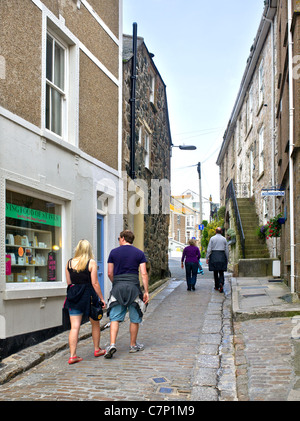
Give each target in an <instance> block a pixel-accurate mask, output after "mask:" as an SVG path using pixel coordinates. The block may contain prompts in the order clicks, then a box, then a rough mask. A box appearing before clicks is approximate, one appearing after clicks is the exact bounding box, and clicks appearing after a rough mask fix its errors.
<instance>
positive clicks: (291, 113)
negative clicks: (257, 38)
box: [287, 0, 295, 294]
mask: <svg viewBox="0 0 300 421" xmlns="http://www.w3.org/2000/svg"><path fill="white" fill-rule="evenodd" d="M287 7H288V60H289V184H290V253H291V293H292V294H293V293H294V292H295V227H294V162H293V153H294V146H295V145H294V111H295V109H294V79H293V36H292V19H293V14H292V13H293V12H292V0H287Z"/></svg>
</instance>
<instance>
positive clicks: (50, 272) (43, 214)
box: [5, 190, 62, 282]
mask: <svg viewBox="0 0 300 421" xmlns="http://www.w3.org/2000/svg"><path fill="white" fill-rule="evenodd" d="M5 231H6V234H5V235H6V244H5V257H6V282H57V281H62V253H61V251H62V250H61V248H62V237H61V236H62V229H61V205H58V204H56V203H54V202H52V201H47V200H42V199H38V198H37V197H32V196H28V195H25V194H21V193H18V192H16V191H11V190H6V225H5Z"/></svg>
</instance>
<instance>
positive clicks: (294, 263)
mask: <svg viewBox="0 0 300 421" xmlns="http://www.w3.org/2000/svg"><path fill="white" fill-rule="evenodd" d="M290 4H291V8H290V10H289V2H287V1H283V0H279V1H278V8H277V22H278V24H277V31H276V33H277V45H278V60H277V79H276V87H277V98H278V100H277V103H276V122H277V127H278V131H277V144H278V155H277V160H276V164H277V166H278V184H280V185H281V186H282V187H283V189H284V191H285V196H284V197H283V198H280V200H279V206H280V211H281V213H282V214H283V215H284V217H285V219H286V222H285V224H284V225H283V226H282V238H281V263H282V264H281V273H282V276H283V277H284V279H286V280H287V281H288V282H289V285H290V286H291V289H292V290H293V292H296V293H298V294H300V217H299V215H300V152H299V151H300V149H299V148H300V1H299V0H293V1H291V2H290ZM289 49H290V50H289Z"/></svg>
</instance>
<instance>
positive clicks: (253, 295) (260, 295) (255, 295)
mask: <svg viewBox="0 0 300 421" xmlns="http://www.w3.org/2000/svg"><path fill="white" fill-rule="evenodd" d="M266 295H267V294H247V295H243V297H244V298H251V297H265V296H266Z"/></svg>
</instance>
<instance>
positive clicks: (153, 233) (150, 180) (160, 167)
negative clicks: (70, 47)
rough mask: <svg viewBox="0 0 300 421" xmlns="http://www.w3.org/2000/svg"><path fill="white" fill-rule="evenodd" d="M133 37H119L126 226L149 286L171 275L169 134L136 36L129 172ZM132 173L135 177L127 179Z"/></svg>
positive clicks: (161, 89) (162, 97) (155, 76)
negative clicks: (146, 271)
mask: <svg viewBox="0 0 300 421" xmlns="http://www.w3.org/2000/svg"><path fill="white" fill-rule="evenodd" d="M132 45H133V37H132V36H126V35H124V36H123V110H124V117H123V171H124V175H125V176H124V195H125V196H124V205H125V207H126V208H125V209H124V227H125V228H128V229H132V230H133V231H134V233H135V236H136V240H135V243H134V244H135V245H136V247H138V248H140V249H142V250H144V252H145V253H146V255H147V256H148V260H149V268H150V283H152V282H154V281H155V280H158V279H161V278H164V277H166V276H168V274H169V268H168V227H169V203H170V156H171V145H172V140H171V133H170V125H169V116H168V104H167V95H166V85H165V83H164V81H163V79H162V77H161V75H160V74H159V71H158V69H157V68H156V66H155V63H154V61H153V54H151V53H149V51H148V49H147V47H146V45H145V42H144V40H143V38H140V37H137V79H136V98H135V99H136V109H135V113H136V119H135V124H136V132H135V163H134V168H131V159H130V153H131V148H132V137H131V102H130V99H131V88H132V84H131V83H132V77H131V76H132V59H133V58H132V55H133V53H132V51H133V48H132ZM132 170H133V171H134V173H135V177H134V178H132V177H131V173H132Z"/></svg>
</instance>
